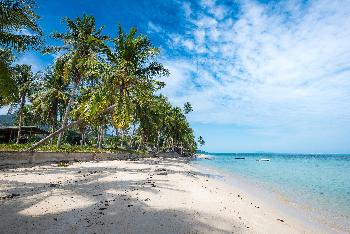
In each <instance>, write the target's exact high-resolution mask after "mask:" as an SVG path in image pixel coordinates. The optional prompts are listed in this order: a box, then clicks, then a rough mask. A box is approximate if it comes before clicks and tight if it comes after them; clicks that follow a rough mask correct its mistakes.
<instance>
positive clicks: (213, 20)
mask: <svg viewBox="0 0 350 234" xmlns="http://www.w3.org/2000/svg"><path fill="white" fill-rule="evenodd" d="M37 3H38V9H37V12H38V14H39V15H40V16H41V21H40V25H41V26H42V28H43V30H44V32H45V34H46V35H48V34H49V33H50V32H52V31H63V30H64V24H62V21H61V18H62V17H64V16H68V17H77V16H81V15H82V14H83V13H86V14H91V15H94V16H95V17H96V19H97V23H98V24H99V25H102V24H103V25H105V33H106V34H109V35H115V34H116V31H117V23H118V22H120V23H121V24H122V26H123V28H125V29H128V28H130V27H132V26H136V27H137V28H138V29H139V31H140V32H141V33H144V34H148V35H149V36H150V38H151V40H152V42H153V43H154V44H155V45H156V46H158V47H160V48H161V51H162V56H161V57H160V60H161V61H162V62H163V63H164V64H165V65H166V66H167V67H168V68H169V69H170V71H171V76H170V77H169V78H167V79H166V82H167V87H166V88H165V89H164V90H163V91H162V92H163V93H165V94H166V95H167V96H169V98H170V100H171V101H172V102H173V103H174V104H176V105H182V104H183V103H184V102H186V101H189V102H191V103H192V105H193V107H194V112H193V113H191V114H190V115H189V119H190V121H191V124H192V126H193V127H194V129H195V132H196V135H197V136H199V135H202V136H203V137H204V139H205V140H206V142H207V144H206V146H205V147H204V149H205V150H208V151H216V152H256V151H268V152H303V153H311V152H312V153H328V152H329V153H330V152H332V153H349V152H350V43H349V42H350V30H349V29H350V1H348V0H344V1H332V0H329V1H326V0H319V1H297V0H295V1H293V0H286V1H253V0H252V1H249V0H244V1H243V0H242V1H214V0H203V1H176V0H168V1H166V0H158V1H147V0H143V1H140V0H137V1H136V0H129V1H121V0H120V1H115V0H99V1H93V0H70V1H67V0H60V1H48V0H38V1H37ZM48 43H53V41H51V40H48ZM53 59H54V57H53V56H50V55H46V56H42V55H39V54H37V53H33V52H31V53H27V54H26V55H24V56H23V57H21V58H20V59H19V62H20V63H29V64H32V66H33V68H34V69H35V70H39V69H42V68H43V67H45V66H46V65H48V64H50V63H51V62H52V60H53Z"/></svg>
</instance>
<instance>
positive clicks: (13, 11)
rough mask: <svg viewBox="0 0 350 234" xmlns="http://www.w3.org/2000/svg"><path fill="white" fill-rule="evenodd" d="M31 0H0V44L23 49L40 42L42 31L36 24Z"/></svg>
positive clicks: (18, 49)
mask: <svg viewBox="0 0 350 234" xmlns="http://www.w3.org/2000/svg"><path fill="white" fill-rule="evenodd" d="M34 7H35V4H34V1H32V0H1V1H0V45H1V46H2V47H3V48H9V49H14V50H16V51H18V52H19V51H24V50H26V49H27V48H28V47H36V46H38V45H39V44H40V43H41V40H40V36H41V35H42V32H41V30H40V28H39V26H38V24H37V20H38V19H39V17H38V15H36V14H35V12H34V11H33V9H34Z"/></svg>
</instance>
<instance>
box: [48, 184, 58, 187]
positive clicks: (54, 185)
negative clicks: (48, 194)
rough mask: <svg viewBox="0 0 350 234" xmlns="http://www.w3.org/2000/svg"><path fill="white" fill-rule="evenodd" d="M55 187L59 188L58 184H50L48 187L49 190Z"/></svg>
mask: <svg viewBox="0 0 350 234" xmlns="http://www.w3.org/2000/svg"><path fill="white" fill-rule="evenodd" d="M57 186H59V184H50V187H51V188H55V187H57Z"/></svg>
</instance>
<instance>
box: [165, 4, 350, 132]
mask: <svg viewBox="0 0 350 234" xmlns="http://www.w3.org/2000/svg"><path fill="white" fill-rule="evenodd" d="M188 7H189V5H186V9H185V11H186V12H192V11H193V10H190V9H189V8H188ZM201 9H202V10H201V12H199V13H198V14H196V16H195V17H194V16H192V17H191V18H188V22H187V23H188V24H189V25H190V26H191V27H190V28H191V30H190V31H189V32H188V33H186V34H184V35H176V37H174V38H175V39H174V41H176V43H175V44H174V45H175V46H178V48H179V49H182V50H184V51H187V52H189V53H190V54H191V55H192V56H191V57H190V58H188V57H187V58H186V57H184V58H179V59H169V61H168V65H169V68H170V71H171V72H172V81H171V82H170V84H169V86H168V87H167V88H166V89H165V91H164V92H165V93H167V94H168V95H169V96H170V98H171V100H173V101H174V102H175V103H177V104H181V103H183V102H185V101H190V102H191V103H192V104H193V106H194V109H195V112H193V113H192V114H191V120H192V121H194V122H201V123H230V124H238V125H247V126H253V127H254V126H255V127H257V126H259V128H263V129H265V130H266V129H269V128H273V129H280V130H281V131H282V130H285V129H293V131H306V129H318V131H322V130H320V128H322V126H327V127H328V130H329V131H333V130H334V131H335V129H341V128H343V126H347V128H350V127H349V126H350V43H349V41H350V31H349V28H350V3H349V2H348V1H326V0H320V1H312V2H310V3H309V4H308V5H305V4H304V5H303V4H302V3H301V2H298V1H286V2H283V3H281V4H280V5H278V6H275V7H274V8H272V7H271V5H263V4H259V3H256V2H254V1H244V2H242V3H241V5H240V9H241V11H240V13H239V17H238V19H236V20H235V19H232V18H230V15H229V14H228V12H230V9H228V6H223V5H219V4H218V2H215V1H202V8H201ZM218 9H220V10H218ZM216 10H217V11H218V12H219V11H220V12H221V13H220V14H219V13H217V14H215V13H213V12H215V11H216ZM187 15H189V14H188V13H187ZM192 15H193V14H192ZM324 130H326V129H324ZM276 131H279V130H276Z"/></svg>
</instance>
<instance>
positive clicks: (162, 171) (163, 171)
mask: <svg viewBox="0 0 350 234" xmlns="http://www.w3.org/2000/svg"><path fill="white" fill-rule="evenodd" d="M154 172H156V174H157V175H168V172H167V170H166V169H165V168H157V169H155V170H154Z"/></svg>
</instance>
